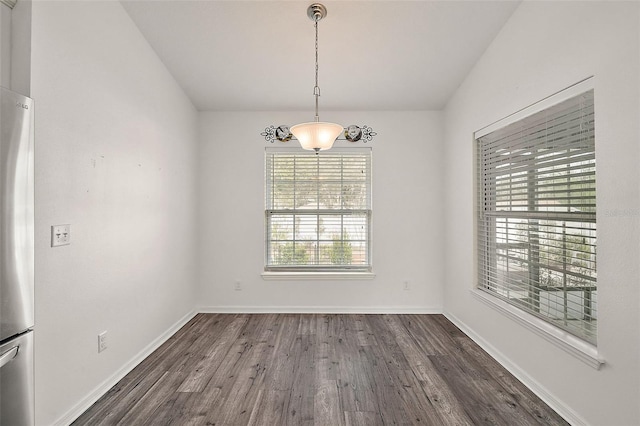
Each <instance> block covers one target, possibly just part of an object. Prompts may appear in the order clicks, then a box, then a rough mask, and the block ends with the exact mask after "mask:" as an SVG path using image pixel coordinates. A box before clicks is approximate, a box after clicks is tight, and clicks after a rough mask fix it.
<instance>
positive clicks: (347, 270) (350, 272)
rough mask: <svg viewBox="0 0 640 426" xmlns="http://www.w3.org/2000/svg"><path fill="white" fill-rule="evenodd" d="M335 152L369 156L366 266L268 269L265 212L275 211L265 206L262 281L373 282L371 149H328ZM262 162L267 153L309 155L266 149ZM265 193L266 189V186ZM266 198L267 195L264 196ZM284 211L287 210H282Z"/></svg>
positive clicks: (294, 150) (288, 149)
mask: <svg viewBox="0 0 640 426" xmlns="http://www.w3.org/2000/svg"><path fill="white" fill-rule="evenodd" d="M331 150H332V151H334V152H340V153H343V154H361V153H362V152H368V155H369V183H368V184H369V209H368V210H366V212H367V217H368V219H367V222H368V230H367V234H368V244H367V250H368V258H369V263H368V265H365V266H362V267H353V266H352V265H347V266H346V267H339V266H337V267H333V268H331V269H329V268H325V269H323V268H322V267H318V268H315V269H314V266H302V267H300V268H299V269H298V268H296V267H295V266H286V267H283V268H280V267H278V266H269V265H267V263H268V262H267V253H268V249H267V245H268V242H267V239H266V232H267V223H268V220H267V212H269V211H272V212H273V211H277V210H274V209H268V208H266V206H265V210H264V211H265V222H264V223H265V241H264V250H265V257H264V265H263V271H262V273H261V274H260V275H261V276H262V279H263V280H266V281H271V280H276V281H277V280H372V279H374V278H375V276H376V275H375V273H373V272H372V268H373V219H372V216H373V149H372V147H370V146H369V147H334V148H332V149H331ZM264 152H265V159H266V156H267V155H269V153H285V154H287V153H293V154H295V153H304V154H306V153H308V151H305V150H304V149H302V148H301V147H265V150H264ZM265 172H266V161H265ZM266 182H267V180H266V176H265V182H264V183H265V184H266ZM265 190H266V185H265ZM265 195H266V194H265ZM283 211H286V210H283ZM330 213H334V211H333V210H332V211H330Z"/></svg>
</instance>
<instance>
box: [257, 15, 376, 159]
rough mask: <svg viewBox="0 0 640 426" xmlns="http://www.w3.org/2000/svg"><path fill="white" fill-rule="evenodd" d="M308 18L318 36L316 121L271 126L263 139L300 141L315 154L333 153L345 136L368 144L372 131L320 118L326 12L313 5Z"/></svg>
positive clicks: (314, 88)
mask: <svg viewBox="0 0 640 426" xmlns="http://www.w3.org/2000/svg"><path fill="white" fill-rule="evenodd" d="M307 16H308V17H309V19H311V20H312V21H313V26H314V28H315V33H316V39H315V41H316V42H315V48H316V68H315V86H314V87H313V96H314V97H315V120H314V121H311V122H307V123H300V124H296V125H295V126H292V127H291V128H289V127H288V126H285V125H281V126H278V127H277V128H276V127H275V126H269V127H267V128H266V129H265V131H264V132H262V133H261V135H262V136H264V137H265V139H266V140H267V141H269V142H271V143H273V142H274V141H275V140H279V141H281V142H287V141H289V140H291V139H297V140H298V142H300V146H302V148H304V149H307V150H310V151H316V153H318V152H320V151H323V150H326V149H330V148H331V147H332V146H333V143H334V142H335V141H336V139H338V138H339V137H340V136H341V135H344V138H345V139H346V140H348V141H350V142H357V141H359V140H363V141H364V142H368V141H370V140H371V139H373V137H374V136H375V135H376V133H375V132H374V131H372V129H371V127H367V126H363V127H360V126H355V125H351V126H349V127H347V128H346V129H345V128H344V127H342V125H340V124H336V123H328V122H323V121H320V116H319V115H318V98H319V97H320V86H319V85H318V69H319V67H318V22H320V20H322V18H324V17H325V16H327V8H326V7H324V5H322V4H320V3H314V4H312V5H311V6H309V7H308V8H307Z"/></svg>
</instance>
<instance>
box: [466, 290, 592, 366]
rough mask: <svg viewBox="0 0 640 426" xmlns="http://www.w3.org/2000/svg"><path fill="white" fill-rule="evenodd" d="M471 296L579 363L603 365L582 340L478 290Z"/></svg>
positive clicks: (589, 345)
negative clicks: (576, 359)
mask: <svg viewBox="0 0 640 426" xmlns="http://www.w3.org/2000/svg"><path fill="white" fill-rule="evenodd" d="M471 294H472V295H473V296H474V297H475V298H476V299H478V300H480V301H481V302H483V303H485V304H486V305H488V306H489V307H491V308H493V309H496V310H497V311H499V312H501V313H503V314H505V315H506V316H508V317H509V318H511V319H513V320H515V321H516V322H518V323H519V324H521V325H523V326H525V327H526V328H528V329H529V330H531V331H533V332H534V333H536V334H537V335H539V336H541V337H543V338H545V339H546V340H547V341H549V342H551V343H553V344H554V345H556V346H557V347H559V348H560V349H562V350H564V351H565V352H567V353H569V354H570V355H573V356H574V357H576V358H578V359H579V360H580V361H582V362H584V363H585V364H587V365H589V366H590V367H592V368H595V369H596V370H599V369H600V366H602V364H604V361H603V360H602V359H600V358H599V357H598V348H597V347H596V346H594V345H592V344H590V343H587V342H585V341H584V340H582V339H580V338H578V337H576V336H574V335H572V334H570V333H568V332H566V331H564V330H562V329H559V328H557V327H555V326H553V325H552V324H549V323H548V322H546V321H544V320H541V319H540V318H537V317H535V316H533V315H531V314H528V313H526V312H524V311H521V310H520V309H518V308H516V307H514V306H511V305H509V304H508V303H506V302H504V301H502V300H500V299H498V298H497V297H493V296H491V295H490V294H489V293H487V292H485V291H482V290H480V289H472V290H471Z"/></svg>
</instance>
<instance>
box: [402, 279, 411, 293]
mask: <svg viewBox="0 0 640 426" xmlns="http://www.w3.org/2000/svg"><path fill="white" fill-rule="evenodd" d="M402 288H403V289H404V290H407V291H408V290H410V289H411V287H409V281H405V282H404V286H403V287H402Z"/></svg>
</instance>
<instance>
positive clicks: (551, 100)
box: [473, 76, 595, 140]
mask: <svg viewBox="0 0 640 426" xmlns="http://www.w3.org/2000/svg"><path fill="white" fill-rule="evenodd" d="M594 86H595V84H594V77H593V76H589V77H586V78H585V79H583V80H581V81H579V82H577V83H575V84H572V85H571V86H569V87H565V88H564V89H561V90H559V91H557V92H556V93H554V94H552V95H549V96H547V97H546V98H544V99H541V100H539V101H537V102H534V103H532V104H531V105H528V106H526V107H524V108H522V109H520V110H519V111H516V112H514V113H513V114H509V115H507V116H506V117H503V118H501V119H500V120H497V121H494V122H493V123H491V124H489V125H487V126H485V127H483V128H481V129H478V130H476V131H475V132H474V133H473V139H474V140H477V139H479V138H481V137H483V136H486V135H488V134H489V133H491V132H494V131H496V130H498V129H501V128H503V127H506V126H508V125H509V124H512V123H515V122H516V121H519V120H522V119H523V118H526V117H528V116H530V115H533V114H535V113H537V112H540V111H542V110H544V109H547V108H549V107H551V106H553V105H556V104H558V103H560V102H562V101H566V100H567V99H570V98H572V97H574V96H577V95H579V94H581V93H583V92H586V91H589V90H591V89H594Z"/></svg>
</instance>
